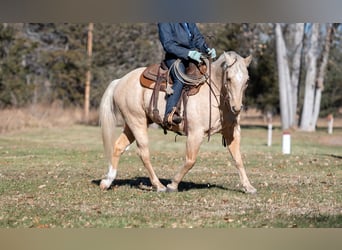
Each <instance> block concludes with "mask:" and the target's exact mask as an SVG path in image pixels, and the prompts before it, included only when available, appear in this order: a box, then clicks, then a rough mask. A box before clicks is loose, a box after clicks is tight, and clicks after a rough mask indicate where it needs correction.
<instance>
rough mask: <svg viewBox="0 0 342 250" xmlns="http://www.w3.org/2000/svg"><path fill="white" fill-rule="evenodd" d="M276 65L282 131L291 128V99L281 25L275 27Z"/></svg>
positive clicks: (277, 24)
mask: <svg viewBox="0 0 342 250" xmlns="http://www.w3.org/2000/svg"><path fill="white" fill-rule="evenodd" d="M275 35H276V50H277V65H278V82H279V96H280V113H281V124H282V129H283V130H285V129H289V128H290V126H291V111H290V110H289V109H290V108H291V107H292V104H291V99H290V98H289V91H288V90H289V89H288V88H289V86H290V71H289V66H288V65H289V64H288V59H287V54H286V45H285V41H284V37H283V33H282V30H281V25H280V24H279V23H276V25H275Z"/></svg>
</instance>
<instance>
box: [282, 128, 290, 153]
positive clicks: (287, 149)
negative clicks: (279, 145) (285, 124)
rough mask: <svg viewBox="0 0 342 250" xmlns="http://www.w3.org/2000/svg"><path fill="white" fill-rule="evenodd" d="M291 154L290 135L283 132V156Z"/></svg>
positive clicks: (287, 132)
mask: <svg viewBox="0 0 342 250" xmlns="http://www.w3.org/2000/svg"><path fill="white" fill-rule="evenodd" d="M290 153H291V135H290V132H289V131H284V132H283V154H290Z"/></svg>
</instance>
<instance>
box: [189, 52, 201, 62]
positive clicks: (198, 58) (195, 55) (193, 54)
mask: <svg viewBox="0 0 342 250" xmlns="http://www.w3.org/2000/svg"><path fill="white" fill-rule="evenodd" d="M201 56H202V54H201V53H200V52H198V51H196V50H190V51H189V53H188V57H190V58H191V59H193V60H195V61H197V62H201Z"/></svg>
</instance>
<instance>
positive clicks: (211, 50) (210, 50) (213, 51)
mask: <svg viewBox="0 0 342 250" xmlns="http://www.w3.org/2000/svg"><path fill="white" fill-rule="evenodd" d="M207 53H208V55H210V57H211V58H212V59H214V58H215V57H216V50H215V49H214V48H212V49H210V48H208V50H207Z"/></svg>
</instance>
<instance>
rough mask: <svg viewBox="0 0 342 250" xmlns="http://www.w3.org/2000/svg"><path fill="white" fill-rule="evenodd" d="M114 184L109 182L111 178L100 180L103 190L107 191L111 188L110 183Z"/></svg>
mask: <svg viewBox="0 0 342 250" xmlns="http://www.w3.org/2000/svg"><path fill="white" fill-rule="evenodd" d="M111 184H112V182H110V183H109V180H106V179H105V180H101V182H100V188H101V190H103V191H106V190H108V189H109V188H110V185H111Z"/></svg>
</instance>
